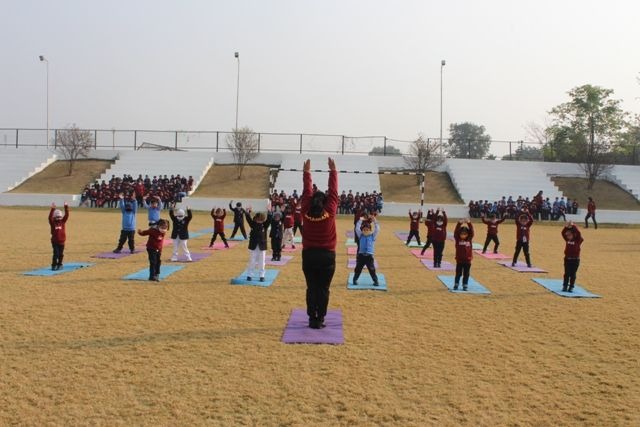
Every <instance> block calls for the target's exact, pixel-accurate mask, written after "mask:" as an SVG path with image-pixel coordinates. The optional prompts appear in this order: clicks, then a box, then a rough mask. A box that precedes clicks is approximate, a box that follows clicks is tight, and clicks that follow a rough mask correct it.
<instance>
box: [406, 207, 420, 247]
mask: <svg viewBox="0 0 640 427" xmlns="http://www.w3.org/2000/svg"><path fill="white" fill-rule="evenodd" d="M421 220H422V211H421V210H418V211H417V212H411V209H409V237H407V243H405V245H407V246H409V243H410V242H411V239H412V238H413V237H414V236H415V238H416V241H417V242H418V246H422V243H420V222H421Z"/></svg>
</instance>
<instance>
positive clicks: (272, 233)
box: [269, 211, 284, 261]
mask: <svg viewBox="0 0 640 427" xmlns="http://www.w3.org/2000/svg"><path fill="white" fill-rule="evenodd" d="M283 234H284V226H283V224H282V213H281V212H280V211H276V212H274V213H273V216H272V217H271V228H270V229H269V237H270V238H271V251H272V253H271V261H280V259H281V258H282V235H283Z"/></svg>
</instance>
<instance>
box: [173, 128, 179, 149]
mask: <svg viewBox="0 0 640 427" xmlns="http://www.w3.org/2000/svg"><path fill="white" fill-rule="evenodd" d="M173 145H174V148H175V149H176V151H177V150H178V131H176V138H175V141H174V143H173Z"/></svg>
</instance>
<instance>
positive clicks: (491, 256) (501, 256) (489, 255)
mask: <svg viewBox="0 0 640 427" xmlns="http://www.w3.org/2000/svg"><path fill="white" fill-rule="evenodd" d="M474 252H475V253H476V254H478V255H479V256H481V257H483V258H487V259H510V258H511V257H510V256H509V255H505V254H500V253H498V254H494V253H493V252H487V253H486V254H483V253H482V248H480V250H474Z"/></svg>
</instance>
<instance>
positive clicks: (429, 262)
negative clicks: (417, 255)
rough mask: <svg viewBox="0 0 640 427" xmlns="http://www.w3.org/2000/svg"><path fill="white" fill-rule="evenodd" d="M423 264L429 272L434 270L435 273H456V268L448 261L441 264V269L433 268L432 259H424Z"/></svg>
mask: <svg viewBox="0 0 640 427" xmlns="http://www.w3.org/2000/svg"><path fill="white" fill-rule="evenodd" d="M422 264H423V265H424V266H425V267H427V268H428V269H429V270H433V271H455V269H456V266H455V265H453V264H451V263H450V262H447V261H442V262H441V263H440V268H435V267H434V266H433V260H432V259H423V260H422Z"/></svg>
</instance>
